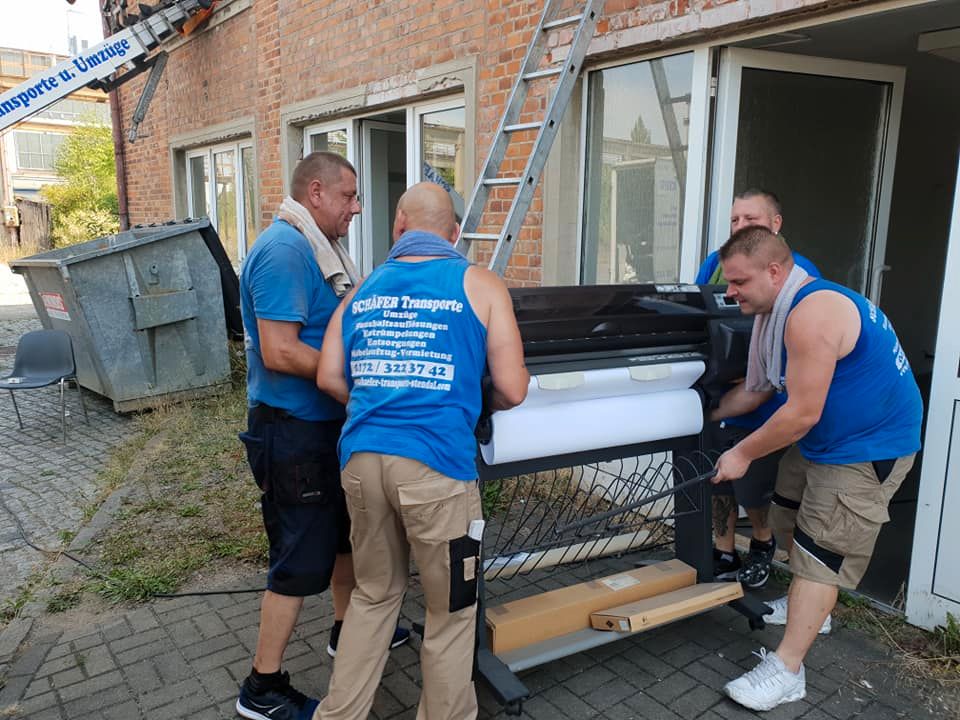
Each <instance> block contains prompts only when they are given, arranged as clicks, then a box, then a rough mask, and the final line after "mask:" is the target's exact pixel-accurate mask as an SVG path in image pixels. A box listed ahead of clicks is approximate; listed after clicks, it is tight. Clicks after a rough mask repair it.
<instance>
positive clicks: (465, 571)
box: [450, 535, 480, 612]
mask: <svg viewBox="0 0 960 720" xmlns="http://www.w3.org/2000/svg"><path fill="white" fill-rule="evenodd" d="M479 570H480V541H479V540H474V539H473V538H472V537H470V536H469V535H464V536H463V537H458V538H456V539H455V540H451V541H450V612H457V611H458V610H463V609H464V608H468V607H470V606H471V605H473V604H474V603H476V602H477V573H478V572H479Z"/></svg>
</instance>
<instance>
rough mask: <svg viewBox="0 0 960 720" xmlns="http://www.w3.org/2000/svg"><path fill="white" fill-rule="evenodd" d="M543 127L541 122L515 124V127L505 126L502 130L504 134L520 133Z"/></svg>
mask: <svg viewBox="0 0 960 720" xmlns="http://www.w3.org/2000/svg"><path fill="white" fill-rule="evenodd" d="M542 127H543V123H542V122H528V123H517V124H516V125H507V126H506V127H504V128H503V131H504V132H506V133H512V132H520V131H522V130H539V129H540V128H542Z"/></svg>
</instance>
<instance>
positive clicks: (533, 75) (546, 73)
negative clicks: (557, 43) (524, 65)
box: [523, 67, 563, 80]
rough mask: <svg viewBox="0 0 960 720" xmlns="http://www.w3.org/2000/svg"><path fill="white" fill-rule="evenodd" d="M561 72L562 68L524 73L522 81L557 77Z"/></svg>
mask: <svg viewBox="0 0 960 720" xmlns="http://www.w3.org/2000/svg"><path fill="white" fill-rule="evenodd" d="M562 72H563V68H562V67H558V68H547V69H546V70H534V71H533V72H528V73H524V75H523V79H524V80H539V79H540V78H547V77H553V76H555V75H559V74H560V73H562Z"/></svg>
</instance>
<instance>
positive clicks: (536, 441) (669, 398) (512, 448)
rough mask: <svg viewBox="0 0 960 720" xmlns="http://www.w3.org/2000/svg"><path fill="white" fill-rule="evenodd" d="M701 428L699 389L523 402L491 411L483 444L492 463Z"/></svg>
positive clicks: (664, 436)
mask: <svg viewBox="0 0 960 720" xmlns="http://www.w3.org/2000/svg"><path fill="white" fill-rule="evenodd" d="M702 428H703V408H702V405H701V403H700V396H699V395H698V394H697V392H696V391H695V390H669V391H667V392H658V393H650V394H647V393H641V394H634V395H625V396H624V395H621V396H617V397H605V398H597V399H590V400H582V401H580V402H569V403H558V404H547V405H532V406H528V405H527V403H526V402H524V403H523V404H522V405H520V406H518V407H515V408H513V409H512V410H505V411H501V412H496V413H494V414H493V437H492V438H491V440H490V442H489V443H488V444H486V445H481V446H480V451H481V453H482V455H483V460H484V462H486V463H487V464H488V465H498V464H500V463H506V462H515V461H517V460H530V459H531V458H539V457H548V456H551V455H563V454H566V453H574V452H583V451H585V450H595V449H598V448H606V447H616V446H617V445H631V444H634V443H642V442H652V441H655V440H665V439H667V438H674V437H683V436H685V435H694V434H696V433H699V432H700V430H701V429H702Z"/></svg>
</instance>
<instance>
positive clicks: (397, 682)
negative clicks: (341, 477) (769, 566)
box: [0, 576, 945, 720]
mask: <svg viewBox="0 0 960 720" xmlns="http://www.w3.org/2000/svg"><path fill="white" fill-rule="evenodd" d="M262 583H263V577H262V576H256V577H251V578H248V579H247V580H246V581H243V582H241V583H239V584H238V585H237V587H240V586H243V587H258V586H262ZM259 601H260V597H259V595H258V594H244V595H213V596H206V597H184V598H177V599H173V600H158V601H155V602H152V603H150V604H149V605H148V606H146V607H142V608H140V609H136V610H131V611H128V612H126V613H125V614H123V615H122V617H120V618H118V619H115V620H113V621H111V622H107V623H105V624H103V625H100V626H92V625H89V624H82V625H80V626H78V627H75V628H74V629H69V630H67V631H63V632H60V631H57V632H52V633H46V634H45V633H42V632H38V631H34V633H33V634H31V636H30V637H28V639H27V640H26V642H25V643H24V644H23V646H22V647H21V651H20V653H19V655H18V658H17V659H16V660H15V661H14V662H13V664H12V665H11V667H10V672H9V676H8V679H7V684H6V687H4V688H3V689H2V690H0V717H8V716H9V717H14V718H30V719H31V720H51V719H53V718H59V719H63V718H85V719H90V720H94V719H100V718H104V719H106V718H110V719H123V720H131V719H136V718H149V719H150V720H163V719H166V718H191V720H207V719H210V720H212V719H214V718H223V719H227V718H233V717H236V715H235V713H234V702H235V701H236V695H237V689H238V684H239V683H240V682H241V681H242V679H243V678H244V677H245V676H246V674H247V673H248V672H249V669H250V659H251V657H252V654H253V650H254V646H255V643H256V633H257V623H258V617H259ZM403 614H404V616H405V617H406V618H407V619H409V620H421V619H422V618H423V609H422V605H421V596H420V594H419V588H418V586H417V585H416V583H415V581H414V583H413V584H412V586H411V590H410V592H409V593H408V597H407V599H406V601H405V603H404V609H403ZM332 623H333V611H332V607H331V605H330V602H329V600H328V596H327V595H324V596H321V597H320V598H311V599H308V600H307V602H306V604H305V606H304V611H303V613H302V615H301V621H300V624H299V626H298V628H297V630H296V632H295V634H294V637H293V638H292V640H291V643H290V645H289V647H288V650H287V654H286V659H285V665H284V667H285V669H287V670H289V671H290V673H291V676H292V677H293V681H294V684H295V685H296V686H297V687H299V688H300V689H302V690H304V691H306V692H308V693H311V694H313V695H317V696H319V695H320V694H322V692H323V691H324V690H325V689H326V687H327V684H328V681H329V677H330V671H331V662H332V661H331V660H330V658H329V657H328V656H327V654H326V652H325V648H326V645H327V640H328V632H329V628H330V626H331V625H332ZM781 633H782V628H767V629H765V630H763V631H759V632H755V633H749V632H748V630H747V624H746V621H745V620H744V619H743V618H742V617H741V616H739V615H738V614H737V613H735V612H734V611H733V610H730V609H728V608H722V609H719V610H715V611H713V612H710V613H708V614H705V615H701V616H699V617H695V618H691V619H688V620H684V621H680V622H678V623H674V624H672V625H669V626H666V627H663V628H660V629H656V630H653V631H650V632H648V633H644V634H640V635H635V636H633V637H630V638H626V639H623V640H619V641H617V642H614V643H611V644H609V645H606V646H603V647H601V648H598V649H596V650H592V651H588V652H586V653H581V654H578V655H573V656H570V657H567V658H564V659H561V660H556V661H554V662H551V663H549V664H547V665H544V666H541V667H540V668H537V669H535V670H533V671H530V672H528V673H526V674H524V675H523V676H522V678H521V679H522V680H523V682H524V683H525V684H526V686H527V687H528V688H529V690H530V691H531V698H530V699H529V700H528V701H527V702H525V703H524V706H523V710H524V717H526V718H536V719H541V718H542V719H544V720H566V719H567V718H580V719H583V720H586V719H588V718H600V719H605V720H627V719H629V718H636V719H637V720H641V719H646V720H679V719H680V718H683V719H684V720H691V719H696V720H719V719H720V718H728V719H733V720H737V719H739V718H749V717H764V718H766V719H767V720H792V719H794V718H802V719H803V720H847V718H854V717H856V718H864V719H869V720H891V719H892V718H910V719H911V720H922V719H923V718H933V717H935V715H933V714H931V713H929V712H928V711H927V710H926V709H925V706H924V702H923V700H924V699H926V698H924V696H922V695H921V693H920V692H919V691H917V690H914V689H910V688H908V687H901V686H899V685H898V682H897V678H896V671H895V669H894V668H893V667H892V666H891V664H890V662H889V661H890V658H889V656H888V655H887V654H886V652H885V651H884V650H883V649H882V648H881V647H880V646H879V645H878V644H877V643H875V642H874V641H872V640H870V639H869V638H867V637H865V636H864V635H862V634H861V633H859V632H857V631H854V630H850V629H846V628H842V629H839V630H838V631H835V632H834V634H833V635H831V636H829V637H821V638H819V639H818V640H817V642H816V644H815V646H814V648H813V650H812V652H811V653H810V655H809V657H808V659H807V697H806V699H804V700H801V701H798V702H795V703H790V704H788V705H785V706H781V707H780V708H777V709H776V710H774V711H772V712H768V713H762V714H755V713H752V712H749V711H747V710H744V709H743V708H741V707H740V706H738V705H736V704H734V703H733V702H732V701H730V700H728V699H726V698H725V697H724V696H723V695H722V694H721V692H720V689H721V687H722V686H723V684H724V682H726V681H727V680H728V679H730V678H731V677H733V676H736V675H738V674H740V673H741V672H743V671H744V669H748V668H750V667H752V666H753V665H754V664H755V662H756V658H755V657H753V655H752V652H753V651H754V650H757V649H758V647H759V646H760V645H762V644H765V645H766V646H767V647H772V646H775V644H776V642H777V639H778V638H779V637H780V634H781ZM2 644H3V643H2V642H0V645H2ZM418 647H419V646H418V640H417V638H414V639H413V640H411V644H410V645H409V646H407V647H402V648H398V649H397V650H394V651H393V652H392V653H391V656H390V660H389V662H388V663H387V666H386V671H385V674H384V678H383V682H382V684H381V687H380V690H379V691H378V694H377V698H376V702H375V704H374V710H373V714H372V717H376V718H410V719H411V720H412V719H413V718H414V717H415V715H416V704H417V701H418V697H419V692H420V682H421V678H420V666H419V661H418V656H417V651H418ZM2 652H3V649H2V647H0V654H2ZM479 696H480V701H481V713H480V717H481V718H493V717H497V718H502V717H506V715H505V712H504V711H503V710H502V709H501V708H499V707H498V706H497V704H496V702H494V701H493V699H492V697H491V696H490V695H489V693H488V692H486V691H485V690H484V689H482V688H481V690H480V693H479ZM5 712H6V713H7V715H4V713H5ZM937 717H940V718H943V717H945V715H943V714H941V715H939V716H937Z"/></svg>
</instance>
